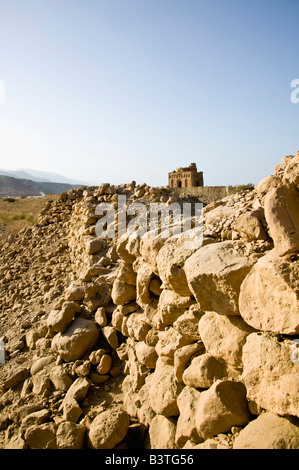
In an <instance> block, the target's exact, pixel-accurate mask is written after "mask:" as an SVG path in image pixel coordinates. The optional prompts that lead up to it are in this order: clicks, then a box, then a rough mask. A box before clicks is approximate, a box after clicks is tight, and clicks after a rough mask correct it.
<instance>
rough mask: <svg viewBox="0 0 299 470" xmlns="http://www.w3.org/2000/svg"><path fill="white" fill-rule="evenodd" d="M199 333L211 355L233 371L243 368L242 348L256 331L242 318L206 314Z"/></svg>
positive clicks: (200, 323) (202, 319)
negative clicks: (222, 361) (249, 336)
mask: <svg viewBox="0 0 299 470" xmlns="http://www.w3.org/2000/svg"><path fill="white" fill-rule="evenodd" d="M198 331H199V334H200V337H201V340H202V341H203V343H204V345H205V348H206V350H207V352H208V353H209V354H210V355H212V356H214V357H215V358H217V359H220V360H224V361H225V362H226V363H227V364H228V365H229V366H230V368H232V369H235V368H236V369H241V368H242V347H243V345H244V344H245V341H246V338H247V336H248V335H249V334H250V333H252V332H253V331H254V329H253V328H252V327H250V326H249V325H247V324H246V323H245V322H244V320H243V319H242V318H240V317H232V316H231V317H226V316H225V315H219V314H218V313H216V312H206V313H205V314H204V315H203V316H202V317H201V319H200V321H199V323H198Z"/></svg>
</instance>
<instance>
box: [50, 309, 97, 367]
mask: <svg viewBox="0 0 299 470" xmlns="http://www.w3.org/2000/svg"><path fill="white" fill-rule="evenodd" d="M98 337H99V330H98V327H97V325H96V323H95V322H94V321H91V320H86V319H85V318H77V319H76V320H74V322H73V323H72V324H71V325H70V326H69V328H68V329H67V330H66V331H65V332H64V333H57V335H55V336H54V338H53V340H52V349H53V350H54V351H55V352H57V353H58V354H59V355H60V356H61V357H62V358H63V359H64V360H65V361H74V360H75V359H79V358H80V357H81V356H82V355H83V354H84V353H85V352H86V351H88V350H89V349H91V348H92V347H93V346H94V345H95V344H96V342H97V339H98Z"/></svg>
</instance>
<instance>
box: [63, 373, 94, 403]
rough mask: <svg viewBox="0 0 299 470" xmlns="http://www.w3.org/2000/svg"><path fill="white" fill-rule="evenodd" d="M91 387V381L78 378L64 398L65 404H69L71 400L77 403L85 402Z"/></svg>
mask: <svg viewBox="0 0 299 470" xmlns="http://www.w3.org/2000/svg"><path fill="white" fill-rule="evenodd" d="M90 385H91V384H90V380H88V379H87V378H85V377H78V378H77V379H76V380H75V381H74V382H73V383H72V385H71V386H70V388H69V389H68V391H67V393H66V395H65V397H64V402H67V401H68V400H69V399H74V400H76V401H81V400H84V398H85V397H86V395H87V393H88V390H89V387H90Z"/></svg>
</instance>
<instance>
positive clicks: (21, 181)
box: [0, 168, 87, 198]
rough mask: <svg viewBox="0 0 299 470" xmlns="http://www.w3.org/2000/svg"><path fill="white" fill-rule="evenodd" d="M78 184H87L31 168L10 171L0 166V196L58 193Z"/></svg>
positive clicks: (32, 195) (34, 195) (33, 195)
mask: <svg viewBox="0 0 299 470" xmlns="http://www.w3.org/2000/svg"><path fill="white" fill-rule="evenodd" d="M80 186H87V184H86V183H83V182H80V181H77V180H73V179H70V178H66V177H65V176H62V175H59V174H56V173H49V172H43V171H37V170H31V169H19V170H13V171H12V170H6V169H4V168H0V198H4V197H30V196H31V197H37V196H43V195H45V194H60V193H63V192H64V191H68V190H69V189H71V188H74V187H80Z"/></svg>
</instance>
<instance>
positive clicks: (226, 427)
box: [195, 380, 249, 439]
mask: <svg viewBox="0 0 299 470" xmlns="http://www.w3.org/2000/svg"><path fill="white" fill-rule="evenodd" d="M248 420H249V411H248V407H247V401H246V389H245V386H244V385H243V384H242V383H241V382H234V381H231V380H218V381H216V382H215V383H214V384H213V385H212V387H210V388H209V389H208V390H205V391H204V392H202V393H201V395H200V398H199V402H198V405H197V408H196V416H195V421H196V429H197V432H198V434H199V435H200V436H201V437H202V438H203V439H208V438H210V437H213V436H217V434H220V433H225V432H228V431H230V429H231V427H232V426H244V425H245V424H247V423H248Z"/></svg>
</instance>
